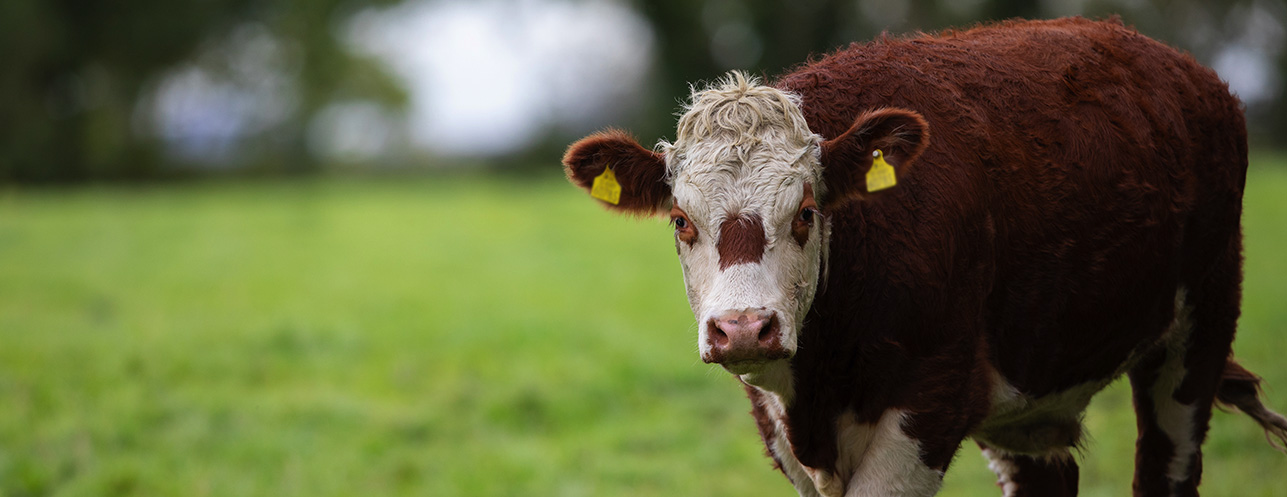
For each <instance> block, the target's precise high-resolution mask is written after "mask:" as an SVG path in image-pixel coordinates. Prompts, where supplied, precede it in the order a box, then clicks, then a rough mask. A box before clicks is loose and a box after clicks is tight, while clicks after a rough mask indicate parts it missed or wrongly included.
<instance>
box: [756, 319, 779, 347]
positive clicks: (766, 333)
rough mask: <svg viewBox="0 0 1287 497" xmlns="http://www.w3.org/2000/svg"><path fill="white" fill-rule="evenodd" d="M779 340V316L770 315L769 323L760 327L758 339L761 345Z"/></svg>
mask: <svg viewBox="0 0 1287 497" xmlns="http://www.w3.org/2000/svg"><path fill="white" fill-rule="evenodd" d="M777 338H778V315H777V314H770V315H769V319H768V322H767V323H764V325H763V326H761V327H760V333H759V335H757V336H756V339H757V340H759V341H760V342H761V343H763V342H772V341H774V340H777Z"/></svg>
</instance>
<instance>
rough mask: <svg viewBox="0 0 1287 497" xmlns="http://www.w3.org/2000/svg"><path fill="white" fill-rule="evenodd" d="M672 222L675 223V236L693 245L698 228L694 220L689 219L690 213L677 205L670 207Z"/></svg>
mask: <svg viewBox="0 0 1287 497" xmlns="http://www.w3.org/2000/svg"><path fill="white" fill-rule="evenodd" d="M670 224H673V225H675V236H677V237H679V240H680V241H682V242H684V243H687V244H689V245H692V244H693V242H694V241H696V240H697V228H695V227H693V222H692V221H689V220H688V214H686V213H685V212H684V210H683V209H680V208H679V207H678V206H675V207H673V208H671V209H670Z"/></svg>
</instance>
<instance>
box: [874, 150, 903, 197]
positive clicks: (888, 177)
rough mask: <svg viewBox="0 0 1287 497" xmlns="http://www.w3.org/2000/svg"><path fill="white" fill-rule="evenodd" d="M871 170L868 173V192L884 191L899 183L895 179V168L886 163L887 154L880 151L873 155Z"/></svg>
mask: <svg viewBox="0 0 1287 497" xmlns="http://www.w3.org/2000/svg"><path fill="white" fill-rule="evenodd" d="M871 156H872V161H871V170H869V171H867V191H869V192H874V191H877V190H884V189H886V188H889V187H891V186H894V185H895V184H897V183H898V181H897V180H895V179H894V166H891V165H889V163H888V162H885V154H883V153H881V152H880V150H877V151H875V152H872V153H871Z"/></svg>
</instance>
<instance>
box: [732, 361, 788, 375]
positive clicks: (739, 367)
mask: <svg viewBox="0 0 1287 497" xmlns="http://www.w3.org/2000/svg"><path fill="white" fill-rule="evenodd" d="M776 360H778V359H747V360H743V361H730V362H722V363H720V366H723V367H724V370H725V371H728V372H730V373H733V374H735V375H738V376H741V375H744V374H756V373H760V372H763V371H764V370H765V369H768V367H769V365H770V364H772V363H773V362H774V361H776Z"/></svg>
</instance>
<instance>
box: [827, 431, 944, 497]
mask: <svg viewBox="0 0 1287 497" xmlns="http://www.w3.org/2000/svg"><path fill="white" fill-rule="evenodd" d="M907 420H908V416H907V415H906V414H905V413H904V412H903V411H901V410H898V409H889V410H886V411H885V412H884V413H883V414H882V415H881V417H880V419H879V420H877V421H876V422H875V423H874V424H873V423H861V422H858V420H857V419H856V417H855V416H854V415H853V413H851V412H850V413H845V414H843V415H841V416H840V418H839V419H838V420H837V426H836V435H837V437H836V442H837V449H838V451H837V452H838V456H839V457H838V458H837V460H836V465H835V471H834V472H833V471H828V470H818V469H814V468H806V469H807V470H808V472H809V477H810V478H811V479H812V480H813V482H814V485H815V486H816V487H817V489H818V493H820V494H822V495H825V496H836V497H840V496H846V497H858V496H930V495H934V494H935V493H937V492H938V489H939V487H940V486H941V485H942V483H943V471H942V470H940V469H935V468H932V467H930V465H929V464H927V463H926V462H925V461H924V460H923V458H922V453H923V451H922V446H921V443H920V442H918V441H917V440H916V439H914V438H912V437H911V436H910V435H909V434H908V431H907V427H906V423H907Z"/></svg>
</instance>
